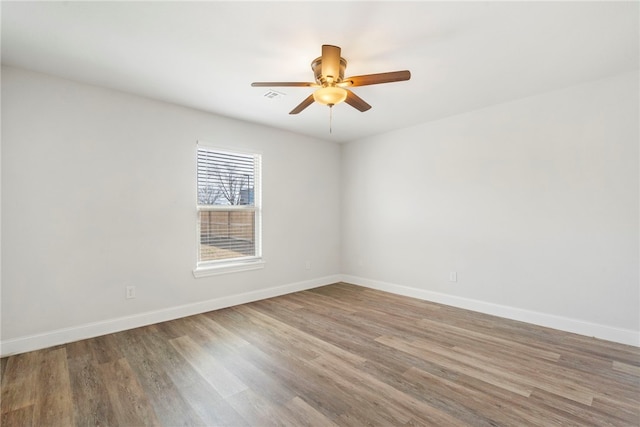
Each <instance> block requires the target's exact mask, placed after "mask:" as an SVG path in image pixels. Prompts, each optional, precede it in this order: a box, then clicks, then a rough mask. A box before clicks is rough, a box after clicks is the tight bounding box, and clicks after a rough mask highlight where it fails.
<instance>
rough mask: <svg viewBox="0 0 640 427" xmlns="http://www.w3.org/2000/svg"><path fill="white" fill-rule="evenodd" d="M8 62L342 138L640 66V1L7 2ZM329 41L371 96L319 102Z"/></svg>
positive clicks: (5, 46) (5, 54)
mask: <svg viewBox="0 0 640 427" xmlns="http://www.w3.org/2000/svg"><path fill="white" fill-rule="evenodd" d="M1 7H2V10H1V13H2V63H3V64H6V65H12V66H18V67H23V68H27V69H31V70H35V71H41V72H45V73H49V74H53V75H58V76H62V77H65V78H69V79H73V80H77V81H82V82H87V83H91V84H95V85H100V86H105V87H109V88H113V89H117V90H122V91H125V92H130V93H134V94H139V95H143V96H146V97H149V98H155V99H159V100H163V101H168V102H172V103H176V104H180V105H184V106H188V107H192V108H197V109H200V110H204V111H209V112H212V113H216V114H220V115H223V116H228V117H233V118H236V119H240V120H246V121H250V122H257V123H261V124H265V125H269V126H273V127H277V128H281V129H286V130H289V131H292V132H297V133H301V134H305V135H310V136H313V137H317V138H321V139H325V140H330V141H338V142H344V141H349V140H353V139H357V138H361V137H363V136H367V135H372V134H377V133H383V132H387V131H390V130H393V129H397V128H402V127H407V126H412V125H415V124H418V123H423V122H426V121H430V120H437V119H439V118H442V117H446V116H450V115H452V114H457V113H461V112H465V111H471V110H474V109H478V108H482V107H485V106H489V105H493V104H497V103H502V102H506V101H510V100H514V99H518V98H522V97H526V96H530V95H534V94H537V93H541V92H545V91H549V90H554V89H558V88H562V87H566V86H570V85H574V84H578V83H582V82H586V81H589V80H594V79H598V78H602V77H605V76H608V75H612V74H617V73H620V72H624V71H630V70H634V69H638V67H639V54H638V52H639V46H638V44H639V31H640V30H639V24H638V21H639V18H638V16H639V3H638V2H562V3H560V2H526V3H525V2H6V1H3V2H2V6H1ZM322 44H334V45H337V46H340V47H341V48H342V56H343V57H344V58H345V59H346V60H347V62H348V65H347V71H346V75H347V76H348V75H360V74H370V73H379V72H385V71H396V70H404V69H408V70H410V71H411V73H412V77H411V80H410V81H408V82H398V83H390V84H381V85H375V86H366V87H358V88H354V89H353V90H354V92H356V93H357V94H358V95H359V96H360V97H362V98H363V99H364V100H365V101H367V102H368V103H369V104H371V105H372V106H373V108H372V109H371V110H369V111H367V112H365V113H361V112H359V111H357V110H355V109H353V108H352V107H350V106H348V105H347V104H340V105H337V106H335V107H334V109H333V133H331V134H329V109H328V107H326V106H322V105H319V104H313V105H311V106H310V107H308V108H307V109H306V110H305V111H303V112H302V113H300V114H299V115H289V114H288V112H289V111H290V110H291V109H292V108H293V107H295V106H296V105H297V104H298V103H300V102H301V101H302V100H303V99H304V98H305V97H306V96H308V95H309V94H310V93H311V91H312V89H311V88H276V87H274V88H273V89H275V90H278V91H279V92H282V93H285V94H286V96H284V97H282V98H280V99H268V98H265V97H264V96H263V95H264V94H265V93H266V92H267V90H268V89H267V88H253V87H251V86H250V83H251V82H253V81H313V73H312V71H311V68H310V63H311V61H312V60H313V59H314V58H316V57H318V56H320V49H321V45H322Z"/></svg>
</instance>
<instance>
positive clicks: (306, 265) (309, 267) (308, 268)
mask: <svg viewBox="0 0 640 427" xmlns="http://www.w3.org/2000/svg"><path fill="white" fill-rule="evenodd" d="M304 268H305V269H307V270H311V261H306V262H305V263H304Z"/></svg>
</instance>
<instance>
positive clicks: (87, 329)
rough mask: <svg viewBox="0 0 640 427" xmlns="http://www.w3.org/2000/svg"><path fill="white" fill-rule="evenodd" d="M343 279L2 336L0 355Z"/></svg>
mask: <svg viewBox="0 0 640 427" xmlns="http://www.w3.org/2000/svg"><path fill="white" fill-rule="evenodd" d="M340 279H341V276H338V275H335V276H325V277H320V278H317V279H312V280H305V281H303V282H296V283H290V284H288V285H283V286H276V287H272V288H268V289H260V290H257V291H252V292H246V293H242V294H237V295H229V296H226V297H221V298H215V299H211V300H207V301H201V302H196V303H191V304H184V305H179V306H175V307H169V308H165V309H162V310H155V311H148V312H145V313H140V314H134V315H132V316H125V317H119V318H115V319H108V320H104V321H101V322H92V323H87V324H84V325H79V326H74V327H71V328H64V329H56V330H53V331H49V332H44V333H40V334H35V335H29V336H23V337H18V338H12V339H8V340H2V341H0V356H1V357H5V356H9V355H12V354H17V353H25V352H28V351H33V350H39V349H43V348H47V347H52V346H55V345H60V344H66V343H69V342H73V341H78V340H82V339H87V338H93V337H97V336H100V335H106V334H111V333H114V332H120V331H125V330H127V329H133V328H138V327H141V326H147V325H151V324H153V323H159V322H166V321H168V320H173V319H178V318H181V317H186V316H192V315H194V314H200V313H205V312H207V311H212V310H219V309H221V308H225V307H231V306H234V305H239V304H245V303H248V302H252V301H257V300H261V299H266V298H272V297H277V296H280V295H285V294H289V293H292V292H298V291H304V290H307V289H312V288H317V287H319V286H324V285H329V284H332V283H336V282H339V281H340Z"/></svg>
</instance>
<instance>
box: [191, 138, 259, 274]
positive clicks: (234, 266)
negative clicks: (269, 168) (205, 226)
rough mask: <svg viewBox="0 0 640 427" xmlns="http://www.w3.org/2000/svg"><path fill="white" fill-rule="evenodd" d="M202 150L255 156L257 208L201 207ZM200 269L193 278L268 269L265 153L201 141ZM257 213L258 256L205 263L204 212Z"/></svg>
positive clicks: (199, 148)
mask: <svg viewBox="0 0 640 427" xmlns="http://www.w3.org/2000/svg"><path fill="white" fill-rule="evenodd" d="M198 150H207V151H211V152H215V153H221V154H230V155H240V156H251V157H253V170H254V171H253V205H200V204H199V203H198ZM195 157H196V168H195V169H196V170H195V172H196V173H195V181H196V184H195V188H196V197H195V198H196V210H195V213H196V215H195V217H196V268H195V269H194V270H193V275H194V277H196V278H199V277H206V276H213V275H218V274H226V273H235V272H239V271H247V270H256V269H260V268H264V264H265V262H264V260H263V259H262V153H260V152H256V151H246V150H238V149H236V148H226V147H220V146H216V145H212V144H207V143H203V142H202V141H198V143H197V144H196V156H195ZM207 211H210V212H211V211H213V212H233V211H239V212H247V211H248V212H254V220H253V227H254V248H255V251H254V253H255V255H248V256H243V257H238V258H227V259H220V260H212V261H201V260H200V254H201V252H200V250H201V247H200V245H201V235H200V213H201V212H207Z"/></svg>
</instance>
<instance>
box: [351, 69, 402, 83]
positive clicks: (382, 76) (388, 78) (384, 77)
mask: <svg viewBox="0 0 640 427" xmlns="http://www.w3.org/2000/svg"><path fill="white" fill-rule="evenodd" d="M410 78H411V72H409V70H404V71H391V72H389V73H378V74H365V75H363V76H353V77H348V78H346V79H344V81H343V82H342V83H341V84H340V86H342V84H344V83H346V86H367V85H377V84H380V83H393V82H402V81H405V80H409V79H410Z"/></svg>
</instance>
